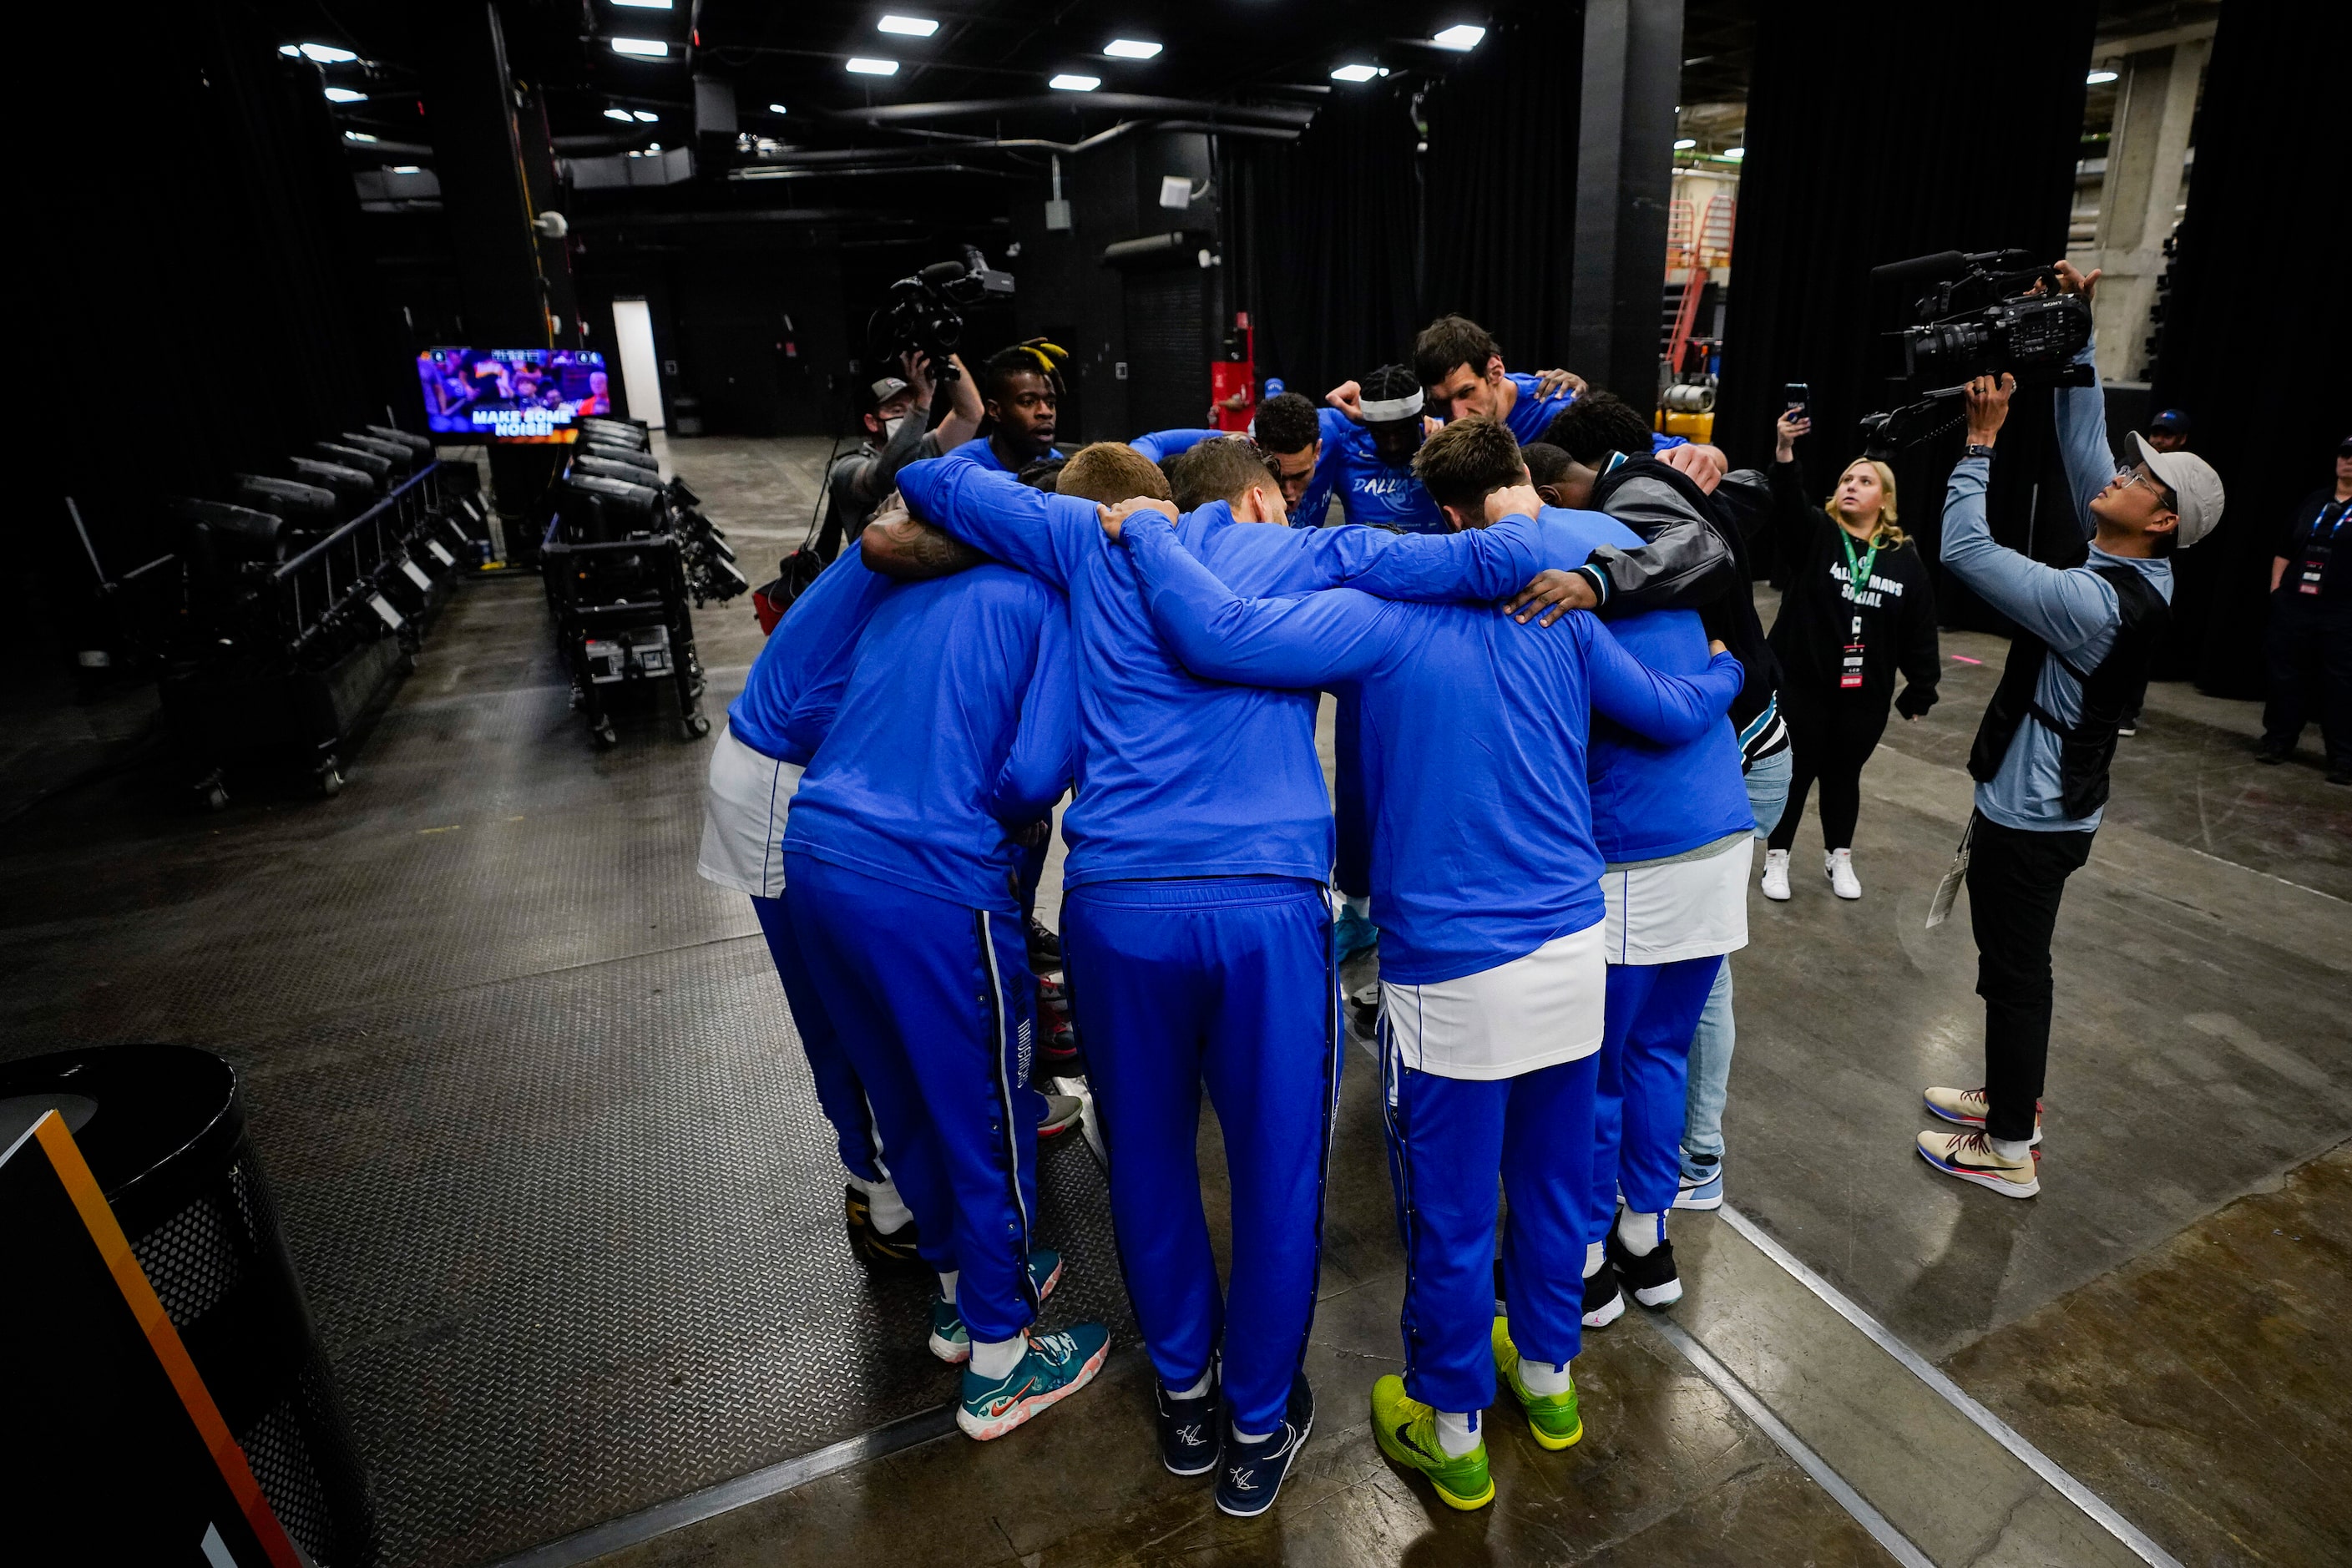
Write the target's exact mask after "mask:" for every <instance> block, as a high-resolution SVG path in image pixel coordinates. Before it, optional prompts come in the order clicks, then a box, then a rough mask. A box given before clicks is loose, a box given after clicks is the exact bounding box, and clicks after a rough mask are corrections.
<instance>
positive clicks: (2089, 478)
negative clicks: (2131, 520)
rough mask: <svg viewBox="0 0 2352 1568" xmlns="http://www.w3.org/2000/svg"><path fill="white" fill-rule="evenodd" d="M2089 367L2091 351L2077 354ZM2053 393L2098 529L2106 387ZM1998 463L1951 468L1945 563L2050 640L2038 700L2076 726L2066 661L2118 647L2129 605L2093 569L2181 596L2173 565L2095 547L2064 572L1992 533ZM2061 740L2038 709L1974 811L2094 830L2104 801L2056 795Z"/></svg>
mask: <svg viewBox="0 0 2352 1568" xmlns="http://www.w3.org/2000/svg"><path fill="white" fill-rule="evenodd" d="M2074 363H2077V364H2089V363H2094V362H2093V360H2092V350H2091V348H2090V347H2088V346H2085V347H2084V350H2083V352H2082V353H2079V354H2077V355H2076V356H2075V359H2074ZM2052 396H2053V397H2054V398H2055V399H2056V412H2057V418H2058V447H2059V452H2060V455H2061V456H2062V457H2063V458H2064V460H2065V465H2066V488H2067V490H2068V491H2069V493H2070V494H2071V495H2072V496H2073V498H2074V515H2075V519H2076V521H2078V522H2079V523H2080V524H2081V525H2082V529H2083V536H2084V538H2085V539H2089V538H2091V537H2093V536H2094V534H2095V532H2096V525H2095V523H2094V522H2093V521H2092V518H2091V498H2092V497H2094V496H2095V495H2097V494H2098V493H2099V492H2100V491H2101V490H2102V489H2105V488H2106V485H2107V482H2108V481H2109V480H2110V479H2114V478H2115V474H2116V463H2115V458H2114V456H2113V454H2112V452H2111V451H2110V449H2109V447H2108V446H2107V413H2106V395H2105V392H2104V391H2103V390H2102V389H2101V388H2100V387H2099V385H2098V384H2097V383H2096V382H2094V383H2093V384H2091V385H2089V386H2064V387H2060V388H2058V389H2057V390H2056V391H2055V392H2053V394H2052ZM1991 468H1992V464H1991V462H1990V459H1988V458H1965V459H1963V460H1962V461H1961V463H1960V465H1959V466H1958V468H1954V469H1953V470H1952V479H1951V483H1950V484H1949V485H1948V487H1947V488H1946V489H1945V491H1944V542H1943V551H1942V559H1943V563H1944V565H1945V566H1946V567H1947V568H1948V570H1949V571H1950V572H1951V574H1953V575H1954V576H1956V577H1958V579H1959V580H1960V581H1961V582H1963V583H1966V584H1968V585H1969V587H1971V588H1973V589H1975V590H1976V592H1977V593H1978V594H1979V595H1980V596H1981V597H1982V598H1983V599H1984V601H1985V602H1986V603H1987V604H1989V605H1991V606H1992V607H1993V608H1995V609H1997V610H1999V611H2000V613H2001V614H2003V615H2005V616H2008V617H2009V618H2010V619H2011V620H2012V621H2015V622H2016V623H2017V624H2018V625H2019V626H2022V627H2024V628H2025V629H2026V630H2027V631H2029V632H2031V633H2032V634H2033V635H2034V636H2035V637H2040V638H2041V639H2042V641H2043V642H2045V643H2047V644H2049V645H2050V651H2051V653H2052V655H2053V657H2052V658H2048V659H2045V660H2044V661H2043V662H2042V678H2041V679H2040V681H2039V682H2037V683H2036V685H2035V687H2034V692H2033V697H2034V700H2035V701H2037V702H2039V703H2041V704H2042V707H2043V708H2044V709H2045V710H2048V711H2049V712H2050V714H2051V715H2052V716H2053V717H2054V718H2056V719H2058V720H2060V721H2063V722H2064V723H2065V724H2067V725H2069V726H2070V727H2071V726H2073V725H2074V724H2078V723H2080V722H2081V721H2082V718H2083V683H2082V682H2081V681H2079V680H2077V679H2074V676H2073V674H2071V673H2070V672H2069V671H2068V670H2067V668H2066V666H2067V665H2069V664H2071V665H2073V666H2074V668H2076V669H2081V670H2084V671H2089V670H2092V669H2095V668H2097V667H2098V665H2099V663H2100V661H2102V660H2103V659H2105V658H2106V657H2107V655H2108V653H2109V652H2110V651H2111V650H2113V648H2114V647H2115V646H2116V632H2117V630H2119V629H2120V628H2121V626H2122V625H2123V606H2122V605H2120V604H2118V603H2117V602H2116V590H2115V588H2114V586H2113V585H2112V584H2109V583H2107V582H2106V581H2105V580H2104V579H2102V578H2101V577H2100V576H2099V575H2098V573H2097V571H2096V570H2095V568H2098V567H2103V566H2105V567H2114V566H2125V567H2129V568H2130V569H2131V570H2133V571H2135V572H2137V573H2138V574H2140V575H2141V576H2143V577H2145V578H2147V584H2148V586H2149V587H2151V588H2154V589H2155V590H2156V591H2157V592H2158V594H2160V595H2163V597H2164V599H2165V602H2166V603H2168V604H2169V603H2170V602H2171V600H2172V563H2171V562H2170V561H2168V560H2164V559H2160V558H2150V559H2141V558H2139V557H2137V556H2124V555H2110V554H2108V553H2107V552H2105V551H2104V550H2101V549H2099V548H2098V547H2097V546H2096V545H2093V546H2092V547H2091V558H2090V559H2089V560H2088V561H2086V562H2085V563H2083V564H2082V565H2080V566H2072V567H2067V568H2065V569H2063V570H2061V569H2060V568H2058V567H2055V566H2045V565H2043V564H2042V563H2041V562H2038V561H2035V560H2032V558H2030V557H2028V556H2025V555H2022V554H2020V553H2019V552H2016V551H2014V550H2011V549H2008V548H2006V547H2005V546H2002V545H1999V544H1996V543H1994V542H1993V538H1992V530H1991V528H1990V525H1989V524H1988V523H1987V521H1986V519H1985V486H1986V482H1987V480H1988V478H1989V476H1990V470H1991ZM2059 744H2060V742H2059V737H2058V735H2057V734H2056V733H2055V732H2054V731H2052V730H2051V729H2050V728H2049V727H2048V726H2046V725H2044V724H2042V723H2040V722H2038V721H2035V720H2034V719H2033V718H2032V716H2031V715H2028V716H2027V717H2026V718H2025V720H2024V721H2022V722H2021V723H2020V724H2019V725H2018V727H2017V733H2016V734H2015V735H2014V736H2013V737H2011V741H2010V742H2009V752H2008V753H2007V755H2005V756H2003V757H2002V758H2001V763H2000V772H1998V773H1995V774H1994V775H1993V776H1992V777H1991V778H1990V779H1988V780H1986V781H1984V782H1983V783H1981V784H1978V785H1977V809H1978V810H1979V811H1980V812H1982V813H1983V814H1984V815H1985V816H1987V817H1988V818H1990V820H1992V821H1994V822H1997V823H1999V824H2000V826H2003V827H2013V828H2018V829H2021V830H2022V831H2024V832H2028V833H2088V832H2090V831H2092V830H2093V829H2095V828H2096V827H2097V826H2099V820H2100V818H2101V816H2103V815H2104V814H2105V807H2101V808H2100V809H2099V810H2098V811H2094V812H2092V813H2091V814H2090V815H2089V816H2067V815H2066V808H2065V807H2064V806H2063V805H2060V804H2059Z"/></svg>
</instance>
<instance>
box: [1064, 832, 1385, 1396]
mask: <svg viewBox="0 0 2352 1568" xmlns="http://www.w3.org/2000/svg"><path fill="white" fill-rule="evenodd" d="M1062 908H1063V931H1062V941H1063V944H1064V953H1065V955H1066V960H1067V963H1068V965H1069V969H1068V976H1069V980H1070V996H1071V1001H1072V1003H1073V1005H1075V1006H1076V1009H1077V1015H1078V1028H1079V1031H1080V1033H1081V1035H1082V1036H1083V1037H1084V1038H1085V1040H1086V1048H1087V1065H1088V1067H1089V1068H1091V1069H1092V1070H1091V1072H1090V1074H1089V1081H1090V1083H1091V1085H1092V1087H1093V1089H1094V1096H1095V1108H1096V1110H1097V1111H1098V1112H1099V1113H1100V1115H1101V1121H1102V1132H1103V1143H1104V1146H1105V1149H1106V1151H1107V1152H1108V1155H1109V1158H1110V1207H1111V1223H1112V1226H1113V1227H1114V1228H1115V1230H1116V1231H1117V1233H1118V1251H1119V1261H1120V1265H1121V1267H1122V1268H1124V1269H1125V1271H1126V1275H1127V1291H1128V1296H1129V1299H1130V1300H1132V1301H1133V1302H1134V1304H1135V1316H1136V1321H1137V1322H1138V1323H1139V1325H1140V1326H1141V1328H1142V1330H1143V1338H1144V1342H1145V1343H1146V1344H1147V1345H1148V1346H1149V1347H1150V1351H1151V1362H1152V1365H1153V1367H1154V1368H1155V1369H1156V1370H1157V1371H1158V1373H1160V1381H1162V1382H1163V1383H1165V1384H1168V1385H1169V1386H1171V1387H1172V1388H1184V1387H1188V1386H1190V1385H1191V1384H1194V1383H1197V1382H1199V1381H1200V1378H1201V1374H1202V1373H1203V1372H1205V1371H1207V1370H1208V1367H1209V1361H1210V1357H1211V1356H1212V1355H1213V1353H1214V1352H1216V1350H1217V1348H1218V1340H1219V1335H1220V1332H1221V1331H1222V1332H1223V1348H1224V1387H1225V1398H1226V1401H1227V1405H1228V1408H1229V1409H1230V1411H1231V1414H1232V1418H1233V1423H1234V1426H1237V1427H1239V1428H1240V1429H1241V1430H1242V1431H1244V1432H1270V1431H1273V1430H1275V1429H1276V1426H1278V1424H1279V1423H1280V1421H1281V1419H1282V1413H1283V1409H1284V1407H1285V1405H1286V1404H1287V1402H1288V1400H1289V1396H1290V1385H1291V1380H1292V1379H1293V1377H1294V1376H1296V1375H1297V1372H1298V1369H1299V1367H1300V1365H1301V1364H1302V1363H1303V1362H1304V1360H1305V1357H1306V1352H1307V1330H1308V1328H1309V1327H1310V1326H1311V1325H1312V1324H1313V1322H1314V1318H1315V1292H1316V1283H1317V1280H1316V1273H1317V1268H1318V1262H1319V1255H1320V1252H1321V1247H1322V1216H1323V1181H1324V1173H1325V1168H1326V1164H1327V1161H1328V1151H1329V1141H1330V1130H1331V1116H1332V1107H1333V1098H1334V1096H1335V1095H1336V1094H1337V1093H1338V1091H1339V1039H1340V1034H1339V1014H1338V1003H1339V995H1338V991H1337V989H1336V987H1335V985H1334V984H1333V981H1332V973H1333V968H1334V966H1333V964H1332V962H1331V915H1330V905H1329V901H1328V897H1327V895H1326V893H1325V891H1324V889H1322V888H1321V887H1319V886H1318V885H1316V884H1314V883H1311V882H1306V881H1301V880H1298V879H1293V878H1253V877H1232V878H1214V879H1202V880H1196V881H1162V882H1093V883H1088V884H1087V885H1085V886H1083V887H1078V888H1073V889H1070V890H1069V891H1068V892H1067V893H1066V894H1065V895H1064V900H1063V905H1062ZM1204 1082H1205V1083H1206V1084H1207V1086H1208V1092H1209V1099H1210V1100H1211V1102H1212V1103H1213V1104H1214V1105H1215V1107H1216V1110H1217V1121H1218V1125H1219V1126H1220V1127H1221V1128H1222V1129H1223V1132H1224V1142H1225V1168H1226V1172H1227V1175H1228V1177H1229V1179H1230V1184H1231V1188H1232V1192H1233V1271H1232V1277H1231V1279H1230V1280H1229V1282H1228V1289H1226V1291H1225V1292H1224V1294H1223V1300H1220V1299H1219V1292H1218V1289H1217V1266H1216V1261H1215V1259H1214V1258H1213V1257H1212V1256H1211V1255H1210V1251H1209V1228H1208V1221H1207V1216H1206V1215H1205V1213H1204V1211H1203V1209H1202V1202H1201V1172H1200V1163H1199V1160H1198V1159H1197V1157H1196V1155H1195V1142H1196V1138H1197V1135H1198V1131H1199V1127H1200V1119H1201V1086H1202V1083H1204Z"/></svg>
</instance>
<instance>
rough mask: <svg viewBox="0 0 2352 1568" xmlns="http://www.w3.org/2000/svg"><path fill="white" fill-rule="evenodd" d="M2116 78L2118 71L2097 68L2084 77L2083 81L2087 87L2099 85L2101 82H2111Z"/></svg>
mask: <svg viewBox="0 0 2352 1568" xmlns="http://www.w3.org/2000/svg"><path fill="white" fill-rule="evenodd" d="M2115 79H2116V73H2115V72H2113V71H2111V70H2095V71H2093V72H2092V73H2091V74H2090V75H2088V76H2086V77H2084V79H2083V82H2084V86H2086V87H2097V86H2098V85H2099V84H2100V83H2101V82H2109V81H2113V80H2115Z"/></svg>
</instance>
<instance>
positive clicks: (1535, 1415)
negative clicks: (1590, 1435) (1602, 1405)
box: [1495, 1318, 1584, 1453]
mask: <svg viewBox="0 0 2352 1568" xmlns="http://www.w3.org/2000/svg"><path fill="white" fill-rule="evenodd" d="M1495 1372H1496V1375H1498V1376H1499V1377H1501V1378H1502V1380H1503V1386H1504V1387H1506V1388H1507V1389H1509V1390H1510V1391H1511V1397H1512V1398H1514V1399H1516V1400H1517V1401H1518V1402H1519V1406H1520V1408H1521V1409H1523V1410H1525V1411H1526V1412H1527V1413H1528V1431H1530V1432H1532V1433H1534V1434H1535V1439H1536V1441H1537V1442H1538V1443H1540V1444H1542V1445H1543V1446H1544V1447H1547V1448H1549V1449H1551V1450H1553V1451H1554V1452H1555V1453H1557V1452H1558V1451H1559V1450H1560V1449H1562V1448H1566V1447H1572V1446H1573V1445H1574V1444H1575V1442H1576V1440H1577V1439H1578V1438H1579V1437H1581V1436H1584V1420H1583V1418H1582V1417H1581V1416H1580V1415H1578V1414H1577V1413H1576V1380H1575V1379H1574V1378H1573V1377H1570V1380H1569V1384H1568V1392H1567V1393H1565V1394H1529V1393H1528V1385H1527V1384H1524V1383H1521V1382H1520V1381H1519V1347H1518V1346H1517V1345H1515V1344H1513V1343H1512V1342H1511V1321H1510V1320H1509V1319H1508V1318H1497V1319H1496V1320H1495Z"/></svg>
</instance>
